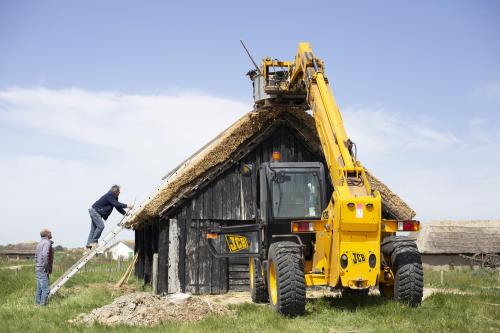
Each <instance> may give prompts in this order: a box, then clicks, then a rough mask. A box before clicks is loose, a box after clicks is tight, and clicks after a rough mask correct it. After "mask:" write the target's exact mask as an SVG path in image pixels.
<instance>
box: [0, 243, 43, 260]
mask: <svg viewBox="0 0 500 333" xmlns="http://www.w3.org/2000/svg"><path fill="white" fill-rule="evenodd" d="M37 244H38V242H37V241H25V242H20V243H17V244H9V245H7V246H5V247H4V248H3V249H2V250H1V251H0V256H2V257H6V258H8V259H11V260H12V259H13V260H19V259H33V258H35V249H36V245H37Z"/></svg>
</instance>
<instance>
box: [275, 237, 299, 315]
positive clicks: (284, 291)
mask: <svg viewBox="0 0 500 333" xmlns="http://www.w3.org/2000/svg"><path fill="white" fill-rule="evenodd" d="M267 281H268V283H267V285H268V289H269V302H270V303H271V306H272V307H273V308H274V309H275V310H276V311H278V312H279V313H281V314H283V315H286V316H297V315H301V314H303V313H304V312H305V307H306V282H305V277H304V261H303V258H302V250H301V248H300V247H298V246H297V244H295V243H292V242H277V243H273V244H271V246H270V248H269V260H268V270H267Z"/></svg>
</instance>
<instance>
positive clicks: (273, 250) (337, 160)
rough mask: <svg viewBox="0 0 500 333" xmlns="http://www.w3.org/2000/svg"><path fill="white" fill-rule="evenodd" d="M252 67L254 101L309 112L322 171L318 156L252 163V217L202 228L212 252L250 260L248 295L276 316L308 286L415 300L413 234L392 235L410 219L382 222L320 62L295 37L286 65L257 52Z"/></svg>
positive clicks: (294, 306) (411, 226) (300, 301)
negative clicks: (259, 56)
mask: <svg viewBox="0 0 500 333" xmlns="http://www.w3.org/2000/svg"><path fill="white" fill-rule="evenodd" d="M254 64H255V63H254ZM255 67H256V68H255V70H252V71H250V72H249V73H248V75H249V76H250V79H251V80H252V81H253V89H254V100H255V107H256V108H287V107H291V108H303V109H304V112H306V110H310V111H311V112H312V116H313V117H314V120H315V123H316V128H317V131H318V136H319V139H320V141H321V145H322V148H323V152H324V156H325V161H326V170H325V166H324V165H323V163H319V162H298V163H295V162H294V163H289V162H279V161H271V162H265V163H263V164H262V165H260V166H259V168H258V177H259V178H258V179H259V194H258V196H259V197H258V202H259V207H258V212H259V214H258V216H257V218H256V223H254V224H247V225H239V226H225V227H214V228H211V229H209V230H208V232H207V239H208V241H209V242H208V243H209V248H210V249H211V251H212V253H213V254H214V255H215V256H217V257H249V260H250V265H249V267H250V290H251V295H252V300H253V301H254V302H267V301H269V303H270V304H271V306H272V307H273V308H275V309H276V310H277V311H278V312H279V313H281V314H283V315H290V316H295V315H301V314H303V313H304V311H305V302H306V287H308V286H329V287H331V288H338V289H341V290H342V291H343V294H347V295H349V294H357V295H359V296H363V295H367V294H368V290H369V288H371V287H375V286H377V285H378V287H379V290H380V292H381V294H382V295H383V296H385V297H388V298H391V299H394V300H397V301H401V302H404V303H406V304H408V305H410V306H417V305H419V304H420V303H421V300H422V294H423V270H422V263H421V258H420V253H419V252H418V249H417V246H416V244H415V242H414V241H413V240H411V239H410V238H408V237H404V236H396V233H397V232H400V231H406V232H412V231H417V230H418V229H419V222H418V221H414V220H408V221H396V220H383V219H382V213H381V212H382V207H381V197H380V194H379V193H378V192H377V191H374V190H372V188H371V186H370V183H369V182H368V180H367V177H366V174H365V170H364V168H363V166H362V165H361V164H360V162H359V161H357V159H356V153H355V151H356V146H355V144H354V143H353V142H352V141H351V140H350V139H349V137H348V136H347V134H346V130H345V128H344V124H343V121H342V117H341V114H340V111H339V109H338V107H337V104H336V102H335V99H334V97H333V93H332V91H331V89H330V86H329V84H328V80H327V78H326V77H325V72H324V64H323V62H322V61H321V60H320V59H318V58H316V56H315V55H314V54H313V52H312V50H311V47H310V45H309V44H308V43H300V44H299V47H298V51H297V54H296V56H295V60H294V61H293V62H286V61H278V60H275V59H270V58H266V59H264V60H263V62H262V64H261V66H260V67H257V66H255ZM326 172H328V174H326ZM328 175H329V177H328ZM329 181H331V185H332V186H333V194H332V195H331V197H329V198H327V197H326V193H327V187H328V182H329Z"/></svg>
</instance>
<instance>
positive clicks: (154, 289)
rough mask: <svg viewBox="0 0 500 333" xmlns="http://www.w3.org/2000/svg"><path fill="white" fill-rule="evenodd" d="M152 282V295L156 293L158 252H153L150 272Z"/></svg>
mask: <svg viewBox="0 0 500 333" xmlns="http://www.w3.org/2000/svg"><path fill="white" fill-rule="evenodd" d="M152 275H153V276H152V281H151V282H152V284H153V295H156V294H158V253H154V254H153V274H152Z"/></svg>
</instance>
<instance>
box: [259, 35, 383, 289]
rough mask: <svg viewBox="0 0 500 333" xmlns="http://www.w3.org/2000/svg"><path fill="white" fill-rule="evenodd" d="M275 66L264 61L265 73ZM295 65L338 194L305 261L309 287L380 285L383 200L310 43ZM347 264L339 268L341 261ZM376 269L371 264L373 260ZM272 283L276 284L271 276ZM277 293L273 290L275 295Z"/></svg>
mask: <svg viewBox="0 0 500 333" xmlns="http://www.w3.org/2000/svg"><path fill="white" fill-rule="evenodd" d="M270 65H275V64H273V63H272V61H271V60H269V59H266V60H264V63H263V66H262V74H263V75H266V70H267V67H268V66H270ZM280 65H283V66H287V65H288V66H290V69H289V80H288V87H287V91H288V92H297V93H305V94H306V96H307V97H306V98H307V104H308V105H309V107H310V108H311V110H312V113H313V117H314V120H315V123H316V128H317V131H318V135H319V138H320V141H321V145H322V148H323V152H324V155H325V160H326V163H327V166H328V171H329V174H330V178H331V180H332V183H333V187H334V192H333V195H332V198H331V199H330V202H329V204H328V207H327V208H326V210H325V211H324V212H323V215H322V220H321V221H317V223H318V225H317V226H315V228H314V232H315V234H316V241H315V245H314V246H315V248H314V254H313V258H312V260H309V261H306V263H305V265H304V266H305V280H306V285H308V286H318V285H327V286H332V287H350V288H355V289H360V288H368V287H371V286H375V285H376V284H377V283H378V278H379V275H380V274H381V271H380V267H381V266H380V260H381V258H380V237H381V232H382V230H381V211H382V210H381V198H380V194H379V193H378V191H372V189H371V187H370V184H369V182H368V180H367V178H366V174H365V170H364V168H363V166H362V165H361V164H360V163H359V162H358V161H357V160H356V159H355V156H353V154H352V142H351V141H350V140H349V138H348V136H347V133H346V130H345V128H344V124H343V120H342V116H341V114H340V111H339V108H338V106H337V104H336V102H335V98H334V96H333V93H332V91H331V89H330V86H329V84H328V80H327V79H326V78H325V76H324V70H323V62H322V61H321V60H319V59H317V58H316V57H315V56H314V54H313V52H312V50H311V47H310V45H309V44H308V43H300V44H299V48H298V51H297V54H296V56H295V60H294V62H293V63H287V62H280ZM343 254H345V255H346V256H347V257H348V265H347V267H345V268H342V267H341V266H340V257H341V256H342V255H343ZM371 254H373V255H375V256H376V265H375V267H373V268H371V267H370V266H369V260H368V258H369V256H370V255H371ZM270 273H271V276H270V278H271V279H270V280H271V281H272V272H270ZM271 295H272V292H271Z"/></svg>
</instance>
